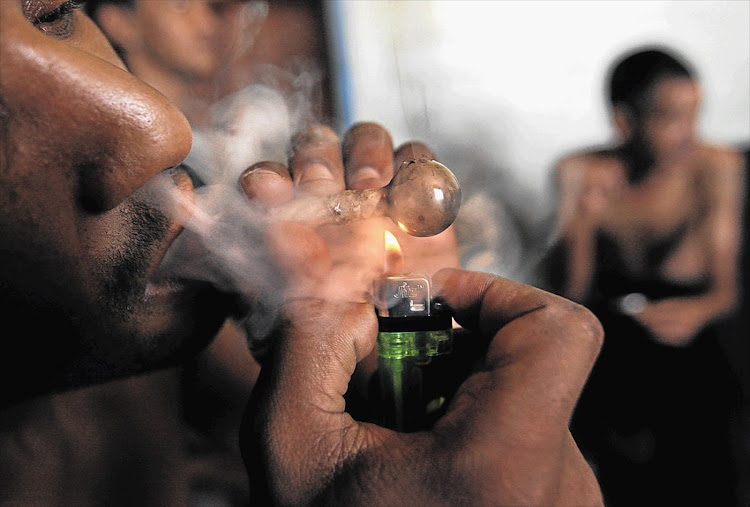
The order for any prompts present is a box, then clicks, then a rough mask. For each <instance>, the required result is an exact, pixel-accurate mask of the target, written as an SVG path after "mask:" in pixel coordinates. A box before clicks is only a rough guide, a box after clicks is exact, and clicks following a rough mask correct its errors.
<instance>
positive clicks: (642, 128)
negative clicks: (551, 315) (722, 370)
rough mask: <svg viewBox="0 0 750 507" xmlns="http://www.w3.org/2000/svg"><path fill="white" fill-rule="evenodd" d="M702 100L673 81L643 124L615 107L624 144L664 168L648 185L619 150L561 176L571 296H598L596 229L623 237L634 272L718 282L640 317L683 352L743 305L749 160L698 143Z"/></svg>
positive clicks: (594, 156) (589, 158)
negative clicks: (741, 247)
mask: <svg viewBox="0 0 750 507" xmlns="http://www.w3.org/2000/svg"><path fill="white" fill-rule="evenodd" d="M700 101H701V94H700V88H699V87H698V85H697V83H695V82H694V81H692V80H690V79H685V78H680V79H677V78H670V79H666V80H663V81H661V82H659V83H658V84H657V86H656V88H655V90H654V91H653V93H652V97H651V107H650V108H649V110H648V112H647V113H646V116H645V118H643V120H642V121H635V119H634V117H633V116H632V115H631V114H629V112H628V111H627V110H624V109H623V108H622V107H620V108H616V109H615V111H614V121H615V126H616V127H617V129H618V132H619V134H620V138H621V141H622V142H623V143H626V142H628V141H629V140H630V139H631V137H632V136H634V135H638V136H639V138H640V139H643V143H644V148H645V149H646V150H647V152H648V153H650V154H651V156H652V157H653V160H654V161H655V162H654V165H653V167H652V169H651V171H650V173H649V174H648V176H646V177H645V179H644V180H643V181H641V182H638V183H629V182H628V179H627V175H626V169H625V166H624V165H623V163H622V161H621V159H619V158H618V157H617V156H615V155H613V154H612V153H610V152H582V153H576V154H573V155H571V156H568V157H566V158H565V159H563V160H562V161H561V162H560V163H559V165H558V169H557V184H558V190H559V210H558V216H559V219H560V227H561V229H560V231H561V232H560V233H561V236H562V242H563V243H564V244H565V245H566V246H567V247H568V249H569V252H570V255H569V262H568V266H567V272H568V279H567V283H566V285H565V287H564V288H563V289H562V293H563V294H564V295H565V296H567V297H570V298H572V299H574V300H577V301H582V300H585V299H586V297H587V296H588V293H589V290H590V286H591V283H592V276H593V273H592V270H591V268H592V266H593V265H594V259H595V256H596V251H595V244H594V235H595V233H596V231H603V232H605V233H606V234H608V235H609V236H610V237H612V238H614V240H615V242H616V244H617V248H618V249H619V250H620V251H621V252H622V253H623V258H624V259H625V260H626V262H627V263H628V266H627V268H628V270H629V271H630V273H631V274H632V275H635V276H639V275H640V276H643V275H645V274H646V273H649V272H653V273H655V275H656V276H658V277H661V278H663V279H665V280H670V281H674V282H682V283H690V282H692V281H697V280H702V279H707V280H709V282H710V289H709V290H708V291H707V292H705V293H704V294H702V295H699V296H694V297H682V298H670V299H664V300H661V301H658V302H653V303H650V304H648V305H646V307H645V309H644V310H643V311H642V312H640V313H638V314H637V315H635V316H634V318H636V319H637V320H638V321H639V322H641V324H643V325H644V326H645V327H646V328H648V329H649V330H650V331H651V332H652V334H653V335H654V337H655V338H656V339H657V340H659V341H660V342H663V343H666V344H671V345H675V346H680V345H682V344H687V343H689V342H690V341H691V340H692V339H693V337H694V336H695V335H696V334H697V333H698V332H699V331H700V330H701V329H702V328H703V327H704V326H705V325H706V324H708V323H710V322H712V321H713V320H714V319H716V318H718V317H721V316H723V315H726V314H727V313H728V312H729V311H730V310H731V309H732V308H733V306H734V304H735V303H736V298H737V286H736V273H737V261H738V238H740V216H739V213H740V210H741V206H740V204H741V192H742V188H743V186H742V181H743V177H744V176H743V170H742V161H741V157H740V156H739V154H737V153H736V152H734V151H733V150H731V149H728V148H725V147H720V146H711V145H707V144H704V143H702V142H701V141H700V140H699V139H698V137H697V134H696V130H697V116H698V111H699V107H700ZM683 226H684V227H686V228H687V229H686V230H687V232H686V233H685V234H684V235H683V236H682V237H681V238H680V239H679V241H678V243H677V245H675V247H674V248H673V249H672V251H671V253H670V254H669V255H668V256H667V257H666V258H665V259H664V260H663V262H662V263H661V264H660V265H659V266H649V265H647V262H646V252H647V251H648V249H649V248H652V247H653V245H656V244H659V242H661V241H664V240H665V239H666V238H669V237H670V235H671V234H673V232H674V231H675V230H676V229H678V228H679V227H683Z"/></svg>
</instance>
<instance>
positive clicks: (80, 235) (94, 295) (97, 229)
mask: <svg viewBox="0 0 750 507" xmlns="http://www.w3.org/2000/svg"><path fill="white" fill-rule="evenodd" d="M0 26H1V27H2V29H1V30H0V210H2V213H0V237H2V248H0V303H2V307H3V309H4V312H5V313H4V315H6V323H5V325H6V326H8V328H9V329H13V328H14V327H16V325H17V326H20V328H21V329H24V330H25V333H24V336H26V337H31V338H28V339H26V340H20V339H19V340H17V341H14V342H8V343H6V350H5V351H3V354H1V355H2V356H3V357H4V358H5V361H12V362H13V363H14V365H15V368H14V370H15V369H18V368H20V369H21V370H23V371H24V372H25V373H27V374H28V375H29V377H34V376H35V375H36V376H37V377H39V379H40V380H39V382H44V377H45V376H47V377H49V376H51V375H58V376H60V377H64V378H65V379H67V380H68V381H71V382H73V383H75V382H78V376H82V377H87V376H94V377H99V376H101V377H102V378H103V377H105V376H108V375H111V374H113V373H114V374H118V373H128V372H130V371H132V370H134V369H135V370H139V369H143V368H146V367H148V366H149V365H152V364H154V363H160V362H161V361H163V360H165V359H166V358H168V357H171V356H174V355H175V354H176V353H177V352H178V351H180V350H181V349H182V348H183V346H184V342H185V340H189V339H193V338H195V339H196V340H197V341H198V342H200V343H204V342H205V341H206V340H207V339H208V335H210V334H211V333H212V332H213V330H214V328H215V327H216V326H217V325H218V322H219V321H220V320H221V319H222V318H223V315H224V314H223V311H222V309H221V308H220V307H223V306H224V303H225V301H222V300H221V298H216V297H215V294H214V293H213V291H210V292H206V291H204V290H203V289H201V288H199V287H188V286H185V285H176V284H174V283H165V282H163V281H158V280H154V279H153V278H152V277H151V274H152V273H153V271H154V269H155V267H156V266H157V265H158V264H159V262H160V260H161V258H162V256H163V255H164V252H165V250H166V249H167V248H168V246H169V244H170V243H171V241H172V240H173V239H174V238H175V236H176V235H177V234H179V232H180V227H179V225H178V224H177V223H175V222H174V221H173V220H172V218H171V214H170V213H169V212H168V210H166V209H164V205H163V198H162V195H161V194H160V190H161V189H163V188H167V189H168V190H169V191H175V190H178V191H179V192H181V193H182V194H183V195H184V196H185V197H188V198H189V197H190V196H191V195H192V186H191V184H190V181H189V178H188V177H187V176H186V175H185V174H184V173H183V172H182V171H180V170H170V168H173V167H175V166H177V165H178V164H179V163H180V162H181V161H182V160H183V158H184V157H185V156H186V155H187V153H188V151H189V149H190V144H191V134H190V130H189V126H188V123H187V121H186V120H185V118H184V116H183V115H182V113H180V112H179V111H178V110H177V109H176V108H175V107H174V106H173V105H171V104H170V103H168V102H167V101H166V99H165V98H164V97H163V96H162V95H161V94H159V93H157V92H156V91H155V90H153V89H152V88H151V87H149V86H147V85H145V84H144V83H142V82H141V81H139V80H138V79H136V78H135V77H133V76H132V75H131V74H129V73H128V72H127V71H126V70H124V66H123V64H122V62H121V61H120V60H119V58H118V57H117V56H116V54H115V53H114V51H113V50H112V48H111V47H110V46H109V44H108V43H107V41H106V39H105V38H104V36H103V35H102V34H101V32H100V31H99V30H98V29H97V28H96V26H95V25H94V24H93V23H92V22H91V20H90V19H88V18H87V17H86V16H85V15H84V14H83V12H81V11H80V10H79V9H77V8H76V5H75V2H73V1H65V0H0ZM202 295H205V296H206V299H203V298H202ZM196 326H197V328H196ZM196 333H197V334H198V335H200V334H202V335H203V336H195V334H196ZM8 348H10V350H8ZM27 349H28V350H27ZM26 355H28V357H26ZM27 362H28V364H27ZM6 366H7V365H5V364H2V365H0V367H3V368H5V367H6ZM19 382H20V383H23V382H24V379H21V380H20V381H19Z"/></svg>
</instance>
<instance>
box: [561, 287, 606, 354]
mask: <svg viewBox="0 0 750 507" xmlns="http://www.w3.org/2000/svg"><path fill="white" fill-rule="evenodd" d="M552 318H553V319H555V320H557V321H558V322H560V323H561V324H562V325H563V326H564V329H565V331H566V333H565V335H566V336H568V337H569V338H570V339H571V340H573V341H575V343H577V344H580V345H582V346H585V347H587V348H588V349H589V350H591V351H594V352H598V351H599V349H600V348H601V346H602V344H603V342H604V328H603V327H602V324H601V322H599V319H598V318H597V317H596V316H595V315H594V314H593V313H592V312H591V310H589V309H588V308H586V307H585V306H583V305H580V304H578V303H575V302H573V301H569V300H562V302H561V303H560V304H558V305H556V311H555V312H554V315H553V316H552Z"/></svg>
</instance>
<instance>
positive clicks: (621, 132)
mask: <svg viewBox="0 0 750 507" xmlns="http://www.w3.org/2000/svg"><path fill="white" fill-rule="evenodd" d="M634 121H635V118H634V116H633V111H632V110H631V109H630V108H629V107H628V106H625V105H617V106H614V107H613V108H612V123H614V126H615V130H616V131H617V136H618V137H619V139H620V140H621V141H623V142H625V141H628V140H629V139H630V137H631V136H632V135H633V122H634Z"/></svg>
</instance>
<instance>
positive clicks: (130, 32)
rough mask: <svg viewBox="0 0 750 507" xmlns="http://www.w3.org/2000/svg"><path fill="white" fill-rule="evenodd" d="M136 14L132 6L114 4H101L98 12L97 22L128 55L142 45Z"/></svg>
mask: <svg viewBox="0 0 750 507" xmlns="http://www.w3.org/2000/svg"><path fill="white" fill-rule="evenodd" d="M134 14H135V12H134V9H133V8H131V7H128V6H122V7H121V6H118V5H112V4H105V5H103V6H101V7H100V8H99V10H98V11H97V13H96V22H97V24H98V25H99V27H100V28H101V29H102V32H104V35H106V36H107V38H108V39H109V40H110V41H111V42H112V44H113V45H114V46H117V47H119V48H120V49H121V50H122V51H123V52H124V53H125V54H126V55H127V54H130V53H132V52H134V51H137V50H138V48H139V46H140V45H141V39H140V34H139V31H138V26H137V24H136V22H135V20H134V19H133V17H134Z"/></svg>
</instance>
